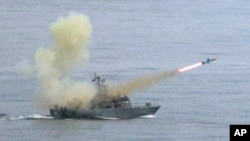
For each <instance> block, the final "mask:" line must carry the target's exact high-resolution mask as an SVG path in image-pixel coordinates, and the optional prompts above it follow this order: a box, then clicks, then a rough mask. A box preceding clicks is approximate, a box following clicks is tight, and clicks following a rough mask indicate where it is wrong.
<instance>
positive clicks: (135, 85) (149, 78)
mask: <svg viewBox="0 0 250 141" xmlns="http://www.w3.org/2000/svg"><path fill="white" fill-rule="evenodd" d="M175 72H176V71H163V72H158V73H154V74H150V75H145V76H140V77H138V78H135V79H133V80H131V81H129V82H127V83H122V84H118V85H109V86H108V90H107V94H106V97H108V98H111V99H112V98H115V97H119V96H126V95H130V94H133V92H134V91H135V90H143V89H147V88H149V87H150V86H152V85H154V84H157V83H159V82H161V81H163V80H165V79H168V78H170V77H172V76H174V75H175V74H176V73H175Z"/></svg>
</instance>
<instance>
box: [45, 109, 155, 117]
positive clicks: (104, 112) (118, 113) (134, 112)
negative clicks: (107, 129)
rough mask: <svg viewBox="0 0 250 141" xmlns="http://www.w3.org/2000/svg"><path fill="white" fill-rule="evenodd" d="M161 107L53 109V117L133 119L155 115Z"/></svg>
mask: <svg viewBox="0 0 250 141" xmlns="http://www.w3.org/2000/svg"><path fill="white" fill-rule="evenodd" d="M159 108H160V106H140V107H139V106H138V107H130V108H101V109H99V108H98V109H97V108H96V109H89V110H80V109H79V110H76V109H74V110H73V109H72V110H71V109H64V110H55V109H51V111H50V113H51V116H53V117H54V118H58V119H64V118H65V119H66V118H70V119H131V118H137V117H141V116H147V115H154V114H155V113H156V112H157V110H158V109H159Z"/></svg>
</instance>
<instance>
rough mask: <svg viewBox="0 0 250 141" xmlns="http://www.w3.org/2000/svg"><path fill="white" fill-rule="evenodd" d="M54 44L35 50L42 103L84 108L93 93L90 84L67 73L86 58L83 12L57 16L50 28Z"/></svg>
mask: <svg viewBox="0 0 250 141" xmlns="http://www.w3.org/2000/svg"><path fill="white" fill-rule="evenodd" d="M50 31H51V33H52V36H53V39H54V42H55V45H54V46H53V47H52V48H41V49H39V50H38V51H37V52H36V55H35V58H36V69H37V74H38V77H39V79H40V80H41V83H42V89H43V100H41V103H42V105H43V106H45V107H47V108H50V107H52V106H54V105H58V106H67V107H68V106H71V107H75V106H77V107H82V108H87V107H88V106H89V104H90V102H91V100H92V99H93V97H94V96H95V94H96V89H95V87H94V86H93V85H91V84H87V83H83V82H74V81H72V80H70V78H69V77H68V76H67V74H68V73H69V72H70V71H71V70H73V69H74V68H75V67H77V66H79V65H82V64H83V63H84V62H85V61H87V60H88V58H89V52H88V49H87V44H88V42H89V39H90V36H91V32H92V29H91V24H90V22H89V19H88V17H87V16H85V15H81V14H75V13H74V14H70V15H69V16H68V17H61V18H59V19H58V20H57V21H56V22H55V23H53V24H52V25H51V27H50Z"/></svg>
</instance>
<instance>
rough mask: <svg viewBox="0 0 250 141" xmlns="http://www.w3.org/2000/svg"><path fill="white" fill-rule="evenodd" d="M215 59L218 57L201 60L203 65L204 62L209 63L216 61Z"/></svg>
mask: <svg viewBox="0 0 250 141" xmlns="http://www.w3.org/2000/svg"><path fill="white" fill-rule="evenodd" d="M215 60H217V58H212V59H210V58H207V60H206V61H201V63H202V65H204V64H209V63H210V62H212V61H215Z"/></svg>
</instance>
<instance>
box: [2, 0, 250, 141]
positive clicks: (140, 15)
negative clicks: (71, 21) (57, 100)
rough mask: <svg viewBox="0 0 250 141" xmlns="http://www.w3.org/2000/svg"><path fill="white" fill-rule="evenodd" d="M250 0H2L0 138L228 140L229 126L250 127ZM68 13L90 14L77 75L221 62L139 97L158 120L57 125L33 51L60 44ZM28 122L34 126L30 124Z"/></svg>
mask: <svg viewBox="0 0 250 141" xmlns="http://www.w3.org/2000/svg"><path fill="white" fill-rule="evenodd" d="M249 7H250V1H248V0H238V1H236V0H230V1H223V0H209V1H182V0H173V1H166V0H162V1H161V0H158V1H155V0H134V1H114V0H108V1H104V0H97V1H89V0H75V1H68V0H60V1H31V0H30V1H20V0H12V1H8V0H2V1H1V4H0V17H1V20H0V113H4V114H6V116H3V117H1V118H0V140H1V141H12V140H13V141H14V140H15V141H16V140H18V141H34V140H36V141H44V140H46V141H52V140H61V141H68V140H83V141H84V140H91V141H106V140H107V141H116V140H120V141H123V140H126V141H140V140H143V141H147V140H148V141H152V140H157V141H158V140H164V141H180V140H183V141H184V140H185V141H194V140H195V141H223V140H229V125H230V124H250V118H249V117H250V108H249V107H250V93H249V92H250V87H249V81H250V71H249V70H250V63H249V57H250V56H249V54H250V47H249V44H250V38H249V37H250V24H249V23H250V9H249ZM70 12H76V13H81V14H85V15H87V16H89V18H90V20H91V24H92V28H93V34H92V38H91V42H90V44H89V45H88V48H89V52H90V58H89V61H88V62H87V63H85V64H83V65H82V66H81V67H78V68H76V69H75V70H74V71H73V72H72V73H71V74H70V75H71V77H72V78H73V79H74V80H77V81H89V82H90V81H91V79H92V77H93V76H94V73H95V72H96V73H98V74H99V75H101V76H103V77H105V78H106V79H107V81H109V82H113V83H117V82H123V81H127V80H131V79H133V78H136V77H138V76H141V75H144V74H150V73H155V72H158V71H164V70H173V69H176V68H179V67H183V66H186V65H190V64H193V63H196V62H199V61H201V60H206V59H207V58H210V57H211V58H212V57H217V58H218V60H217V61H215V62H211V63H210V64H209V65H205V66H202V67H199V68H197V69H194V70H192V71H188V72H185V73H182V74H179V75H177V76H175V77H172V78H170V79H167V80H165V81H163V82H161V83H159V84H157V85H154V86H152V87H150V88H149V89H147V90H142V91H136V92H135V93H134V95H132V96H131V97H130V98H131V100H132V101H133V102H141V103H143V102H145V101H150V102H151V103H153V104H160V105H161V108H160V109H159V111H158V112H157V113H156V115H155V116H151V117H144V118H137V119H130V120H70V119H69V120H53V119H47V118H45V117H43V116H42V115H48V114H49V110H48V109H43V108H39V106H38V104H37V102H36V101H37V99H39V97H40V96H41V85H40V82H39V80H38V78H37V77H36V75H35V74H33V73H32V71H31V68H32V67H33V66H34V65H35V59H34V55H35V52H36V51H37V50H38V49H39V48H41V47H51V46H53V39H52V36H51V35H50V29H49V28H50V25H51V23H53V22H55V21H56V20H57V19H58V17H61V16H67V15H68V14H69V13H70ZM27 117H30V120H27Z"/></svg>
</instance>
